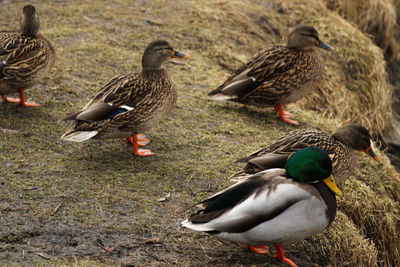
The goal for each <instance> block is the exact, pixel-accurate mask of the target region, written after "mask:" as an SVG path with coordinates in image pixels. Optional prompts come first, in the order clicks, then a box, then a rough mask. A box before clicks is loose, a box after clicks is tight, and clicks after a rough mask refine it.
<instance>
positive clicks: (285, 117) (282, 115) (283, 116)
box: [274, 103, 299, 125]
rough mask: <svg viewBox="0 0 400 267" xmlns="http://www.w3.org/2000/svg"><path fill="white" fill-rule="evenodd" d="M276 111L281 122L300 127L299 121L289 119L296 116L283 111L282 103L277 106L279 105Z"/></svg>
mask: <svg viewBox="0 0 400 267" xmlns="http://www.w3.org/2000/svg"><path fill="white" fill-rule="evenodd" d="M274 109H275V111H276V112H278V116H279V118H280V119H281V120H283V121H284V122H287V123H290V124H294V125H299V122H298V121H295V120H291V119H288V118H290V117H294V115H293V114H291V113H288V112H285V111H284V110H283V105H282V103H279V104H277V105H276V106H275V107H274Z"/></svg>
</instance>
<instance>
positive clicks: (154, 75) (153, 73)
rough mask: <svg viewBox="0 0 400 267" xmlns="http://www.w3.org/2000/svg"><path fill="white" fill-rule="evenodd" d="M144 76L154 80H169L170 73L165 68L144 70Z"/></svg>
mask: <svg viewBox="0 0 400 267" xmlns="http://www.w3.org/2000/svg"><path fill="white" fill-rule="evenodd" d="M142 76H143V77H144V78H146V79H150V80H154V79H160V78H168V73H167V71H166V70H165V69H164V68H160V69H143V70H142Z"/></svg>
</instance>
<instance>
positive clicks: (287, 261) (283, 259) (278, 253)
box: [273, 244, 297, 267]
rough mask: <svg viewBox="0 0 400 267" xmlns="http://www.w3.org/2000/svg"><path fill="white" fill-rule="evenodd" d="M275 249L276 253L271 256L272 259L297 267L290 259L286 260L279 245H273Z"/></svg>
mask: <svg viewBox="0 0 400 267" xmlns="http://www.w3.org/2000/svg"><path fill="white" fill-rule="evenodd" d="M275 248H276V251H277V253H276V255H275V256H273V258H274V259H281V261H283V262H286V263H287V264H289V265H290V266H292V267H297V265H296V264H295V263H294V262H293V261H292V260H291V259H288V258H286V256H285V253H283V249H282V247H281V245H279V244H275Z"/></svg>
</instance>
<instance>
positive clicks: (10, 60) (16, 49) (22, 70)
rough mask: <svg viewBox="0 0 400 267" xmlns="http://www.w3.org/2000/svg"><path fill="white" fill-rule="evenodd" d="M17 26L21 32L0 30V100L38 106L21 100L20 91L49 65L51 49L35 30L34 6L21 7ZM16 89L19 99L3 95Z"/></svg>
mask: <svg viewBox="0 0 400 267" xmlns="http://www.w3.org/2000/svg"><path fill="white" fill-rule="evenodd" d="M20 27H21V33H0V95H1V97H2V99H3V101H4V102H13V103H19V104H20V105H21V106H25V107H29V106H40V105H38V104H36V103H34V102H31V103H27V102H25V96H24V91H25V90H26V89H28V88H30V87H32V86H33V85H35V84H36V83H37V82H38V81H40V80H41V79H42V78H43V77H44V76H45V75H46V74H47V73H48V72H49V71H50V69H51V68H52V67H53V65H54V61H55V57H56V54H55V49H54V47H53V45H52V44H51V42H50V41H49V40H48V39H47V37H45V36H44V35H43V34H40V33H38V31H39V27H40V21H39V17H38V16H37V14H36V12H35V7H34V6H32V5H26V6H24V8H23V10H22V16H21V19H20ZM16 92H19V95H20V98H19V99H12V98H7V97H6V94H10V93H16Z"/></svg>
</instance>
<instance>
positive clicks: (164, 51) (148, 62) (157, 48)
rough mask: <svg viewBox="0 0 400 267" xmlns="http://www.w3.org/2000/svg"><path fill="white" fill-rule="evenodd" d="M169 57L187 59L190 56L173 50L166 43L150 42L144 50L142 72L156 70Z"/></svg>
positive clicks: (160, 41)
mask: <svg viewBox="0 0 400 267" xmlns="http://www.w3.org/2000/svg"><path fill="white" fill-rule="evenodd" d="M171 57H175V58H184V59H187V58H189V57H190V56H189V55H188V54H185V53H182V52H179V51H177V50H175V49H173V48H172V46H171V45H170V44H169V43H168V42H167V41H163V40H159V41H154V42H151V43H150V44H149V45H148V46H147V47H146V49H145V50H144V53H143V57H142V68H143V70H158V69H160V68H161V66H162V63H163V62H164V61H166V60H167V59H169V58H171Z"/></svg>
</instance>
